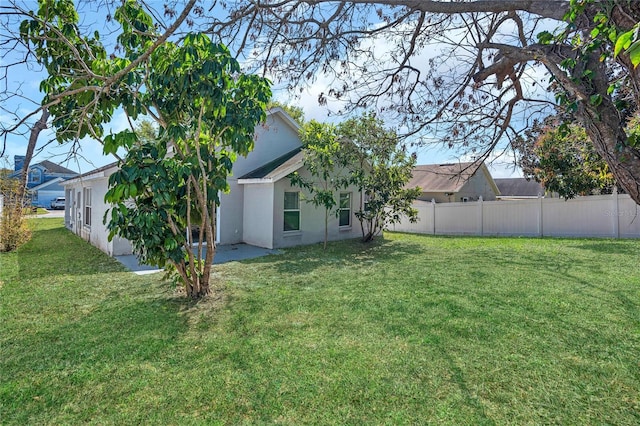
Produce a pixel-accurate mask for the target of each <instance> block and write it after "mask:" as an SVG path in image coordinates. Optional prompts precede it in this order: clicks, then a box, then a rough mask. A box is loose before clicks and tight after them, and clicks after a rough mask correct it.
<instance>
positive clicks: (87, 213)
mask: <svg viewBox="0 0 640 426" xmlns="http://www.w3.org/2000/svg"><path fill="white" fill-rule="evenodd" d="M82 192H83V194H82V195H83V202H84V224H85V226H87V227H89V228H90V227H91V188H84V189H83V190H82Z"/></svg>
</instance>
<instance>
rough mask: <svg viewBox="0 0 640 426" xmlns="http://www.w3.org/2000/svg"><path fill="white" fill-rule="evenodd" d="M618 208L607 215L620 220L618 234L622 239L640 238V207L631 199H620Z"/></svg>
mask: <svg viewBox="0 0 640 426" xmlns="http://www.w3.org/2000/svg"><path fill="white" fill-rule="evenodd" d="M617 207H618V208H617V209H615V210H609V211H607V212H606V213H607V214H609V215H611V216H614V218H617V219H618V233H619V236H620V237H621V238H638V236H640V207H639V206H638V205H637V204H636V203H635V202H634V201H633V200H632V199H631V197H628V196H627V197H626V198H623V197H620V198H619V199H618V206H617Z"/></svg>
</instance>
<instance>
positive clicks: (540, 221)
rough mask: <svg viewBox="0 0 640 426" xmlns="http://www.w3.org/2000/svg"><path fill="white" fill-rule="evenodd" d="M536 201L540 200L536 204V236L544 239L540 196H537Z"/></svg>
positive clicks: (541, 198)
mask: <svg viewBox="0 0 640 426" xmlns="http://www.w3.org/2000/svg"><path fill="white" fill-rule="evenodd" d="M538 200H540V202H539V203H538V235H539V236H540V237H544V220H543V218H542V210H543V209H542V203H543V201H542V200H544V198H543V197H542V195H540V194H538Z"/></svg>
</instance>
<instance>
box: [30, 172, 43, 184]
mask: <svg viewBox="0 0 640 426" xmlns="http://www.w3.org/2000/svg"><path fill="white" fill-rule="evenodd" d="M39 182H40V170H38V169H31V171H30V172H29V183H39Z"/></svg>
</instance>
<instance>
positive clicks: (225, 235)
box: [218, 179, 244, 244]
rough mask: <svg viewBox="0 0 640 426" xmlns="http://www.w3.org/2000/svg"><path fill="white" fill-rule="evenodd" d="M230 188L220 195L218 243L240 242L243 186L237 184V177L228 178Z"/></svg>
mask: <svg viewBox="0 0 640 426" xmlns="http://www.w3.org/2000/svg"><path fill="white" fill-rule="evenodd" d="M228 182H229V187H230V188H231V190H230V191H229V193H228V194H222V196H221V197H220V207H219V209H220V212H219V218H220V224H219V225H218V226H219V230H218V232H219V235H220V240H219V241H218V244H237V243H240V242H242V234H243V231H242V216H243V211H244V209H243V204H244V188H243V185H238V180H237V179H229V180H228Z"/></svg>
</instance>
